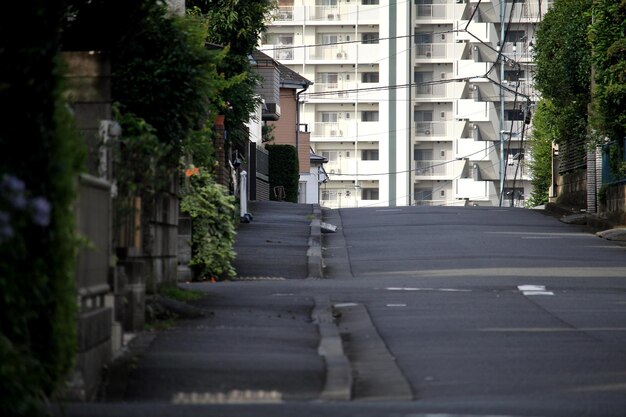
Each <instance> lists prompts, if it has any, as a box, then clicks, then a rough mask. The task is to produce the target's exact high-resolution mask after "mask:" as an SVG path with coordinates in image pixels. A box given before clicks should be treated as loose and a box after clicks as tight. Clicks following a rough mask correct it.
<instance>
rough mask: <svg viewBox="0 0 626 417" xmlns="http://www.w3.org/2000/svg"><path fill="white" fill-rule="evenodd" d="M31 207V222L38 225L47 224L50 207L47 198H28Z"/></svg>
mask: <svg viewBox="0 0 626 417" xmlns="http://www.w3.org/2000/svg"><path fill="white" fill-rule="evenodd" d="M30 207H31V209H32V215H33V223H35V224H36V225H38V226H42V227H43V226H47V225H49V224H50V212H51V207H50V203H49V202H48V200H46V199H45V198H43V197H35V198H33V199H32V200H30Z"/></svg>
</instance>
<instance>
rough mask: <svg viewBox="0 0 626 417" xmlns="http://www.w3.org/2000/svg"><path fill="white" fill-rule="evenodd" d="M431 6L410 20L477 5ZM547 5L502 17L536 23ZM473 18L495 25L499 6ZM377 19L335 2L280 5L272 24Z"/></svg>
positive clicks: (441, 0)
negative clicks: (334, 3)
mask: <svg viewBox="0 0 626 417" xmlns="http://www.w3.org/2000/svg"><path fill="white" fill-rule="evenodd" d="M432 3H433V4H418V5H415V6H414V9H413V14H414V21H415V22H416V23H417V24H420V22H424V21H427V22H429V23H431V22H433V23H442V22H445V21H451V20H452V19H454V18H455V17H456V16H460V15H466V16H468V17H469V15H471V14H472V12H473V11H474V8H475V7H477V5H476V4H475V2H474V3H472V2H463V1H456V2H448V1H446V0H435V1H433V2H432ZM547 3H548V2H545V1H544V2H543V4H542V2H541V0H526V1H525V2H523V3H517V4H515V9H514V10H513V12H512V13H511V8H512V7H513V3H512V2H511V3H508V2H507V4H506V9H505V16H506V17H507V19H508V18H509V17H511V20H512V21H514V22H520V23H536V22H537V20H538V19H539V18H540V16H542V14H545V13H546V12H547V10H548V4H547ZM478 7H479V10H478V12H477V13H476V14H475V18H476V19H478V20H481V21H487V22H491V23H497V22H499V21H500V11H499V7H494V2H493V1H492V0H484V1H482V2H481V4H480V6H478ZM379 16H380V5H363V4H358V5H357V4H350V3H346V2H339V3H338V4H336V5H327V6H280V7H279V8H278V10H277V11H276V13H275V14H274V16H272V24H275V25H281V24H283V25H284V24H287V25H290V24H298V25H301V24H303V23H305V22H307V21H311V23H314V24H318V23H326V22H330V23H339V24H356V23H359V24H370V23H371V22H378V20H379Z"/></svg>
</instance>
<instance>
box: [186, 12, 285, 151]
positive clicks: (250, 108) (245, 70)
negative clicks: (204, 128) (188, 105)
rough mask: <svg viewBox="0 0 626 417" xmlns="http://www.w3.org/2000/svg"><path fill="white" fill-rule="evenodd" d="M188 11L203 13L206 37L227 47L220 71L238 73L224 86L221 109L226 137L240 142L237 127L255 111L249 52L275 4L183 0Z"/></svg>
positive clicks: (241, 136)
mask: <svg viewBox="0 0 626 417" xmlns="http://www.w3.org/2000/svg"><path fill="white" fill-rule="evenodd" d="M186 4H187V7H188V8H189V9H190V13H191V14H198V15H201V16H204V18H205V19H206V23H207V26H208V31H207V38H206V40H207V41H208V42H209V43H211V44H215V45H220V46H224V47H227V51H228V53H227V55H226V57H225V59H224V60H223V62H222V63H221V65H220V66H219V70H220V72H223V73H224V74H225V76H226V77H227V78H231V77H235V76H237V77H241V78H240V82H239V83H237V84H236V85H233V86H230V87H228V88H226V89H225V90H224V96H225V97H226V98H227V101H228V106H227V107H225V108H223V109H221V110H222V112H223V114H224V115H226V129H227V130H228V132H229V136H228V137H229V140H231V141H233V142H235V143H243V142H244V141H245V140H247V136H246V134H245V131H244V130H242V129H241V128H240V126H242V125H243V124H244V123H246V122H247V121H248V120H249V119H250V115H251V114H252V113H253V112H254V111H255V109H256V106H257V104H258V102H259V101H258V98H257V96H256V94H255V89H256V86H257V83H258V82H259V77H258V75H256V74H255V73H254V72H253V71H252V70H251V64H250V60H249V56H250V54H251V53H252V52H253V51H254V49H255V48H256V46H257V44H258V41H259V37H260V35H261V33H262V32H264V31H265V30H266V29H267V25H266V23H267V21H268V17H269V16H270V14H271V13H272V11H273V10H274V9H275V8H276V1H274V0H257V1H251V0H244V1H242V0H187V2H186Z"/></svg>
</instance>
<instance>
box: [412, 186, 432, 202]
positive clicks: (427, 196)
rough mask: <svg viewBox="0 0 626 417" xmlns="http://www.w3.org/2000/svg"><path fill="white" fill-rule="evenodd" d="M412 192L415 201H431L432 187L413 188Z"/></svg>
mask: <svg viewBox="0 0 626 417" xmlns="http://www.w3.org/2000/svg"><path fill="white" fill-rule="evenodd" d="M413 192H414V193H415V200H416V201H431V200H432V199H433V190H432V188H415V189H414V190H413Z"/></svg>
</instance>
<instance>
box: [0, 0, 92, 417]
mask: <svg viewBox="0 0 626 417" xmlns="http://www.w3.org/2000/svg"><path fill="white" fill-rule="evenodd" d="M7 7H8V8H9V10H3V12H2V13H0V62H2V64H1V65H0V114H2V118H3V121H6V123H3V128H2V129H0V182H1V185H0V254H1V256H0V318H1V319H0V415H2V416H14V415H20V416H33V415H37V413H38V409H37V407H38V405H41V404H42V403H43V402H44V399H45V398H46V397H49V396H50V395H52V394H53V393H54V392H55V389H57V388H58V386H59V384H60V383H61V382H62V381H63V380H64V378H65V375H66V373H67V372H68V371H69V370H70V369H71V368H72V365H73V360H74V354H75V350H76V339H77V338H76V294H75V290H74V266H75V257H76V248H77V236H76V234H75V230H76V227H75V224H74V214H73V212H72V203H73V201H74V198H75V191H76V190H75V183H76V177H77V174H78V172H79V171H80V168H81V160H82V157H83V154H82V152H81V151H80V149H81V141H80V139H79V137H78V135H77V134H76V132H75V131H74V130H73V129H72V120H71V117H70V115H69V112H68V111H67V109H66V107H65V103H64V102H63V100H62V98H61V95H62V86H61V85H60V80H61V79H62V78H63V74H62V71H61V68H60V66H59V58H58V55H57V54H58V33H59V32H60V30H59V24H60V23H59V22H61V21H62V18H61V16H62V15H63V12H64V10H63V8H62V6H60V5H59V4H58V3H57V2H47V1H32V2H15V3H11V4H10V5H9V4H7ZM11 9H18V10H11ZM5 18H6V19H11V24H8V23H7V22H5V21H4V19H5ZM21 18H23V19H25V20H24V22H20V20H19V19H21ZM15 19H18V20H17V21H16V20H15ZM26 20H28V23H26ZM16 27H23V28H35V27H36V28H37V30H26V31H25V33H27V34H28V35H27V36H26V35H25V36H15V32H14V28H16Z"/></svg>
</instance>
